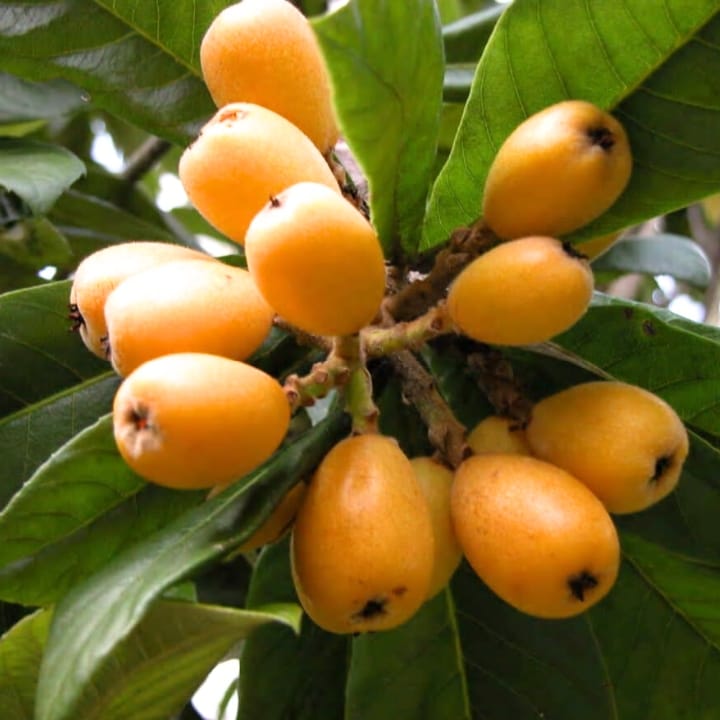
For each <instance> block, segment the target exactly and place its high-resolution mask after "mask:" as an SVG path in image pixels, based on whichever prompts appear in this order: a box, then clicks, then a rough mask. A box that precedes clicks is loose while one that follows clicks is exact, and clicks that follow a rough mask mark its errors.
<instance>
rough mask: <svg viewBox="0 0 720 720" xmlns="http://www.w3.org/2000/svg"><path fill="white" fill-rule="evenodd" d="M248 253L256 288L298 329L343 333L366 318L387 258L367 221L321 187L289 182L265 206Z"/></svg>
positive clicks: (381, 285) (381, 286)
mask: <svg viewBox="0 0 720 720" xmlns="http://www.w3.org/2000/svg"><path fill="white" fill-rule="evenodd" d="M245 256H246V257H247V262H248V269H249V270H250V273H251V275H252V276H253V278H254V280H255V282H256V283H257V286H258V288H259V289H260V292H261V293H262V294H263V296H264V297H265V299H266V300H267V301H268V302H269V303H270V305H272V306H273V307H274V308H275V310H276V311H277V312H278V313H279V314H280V315H281V316H282V317H283V318H285V319H286V320H288V321H289V322H290V323H292V324H293V325H296V326H297V327H299V328H300V329H301V330H305V331H306V332H309V333H314V334H317V335H347V334H350V333H354V332H357V331H359V330H360V329H361V328H362V327H364V326H365V325H367V324H368V323H370V322H371V321H372V319H373V317H374V316H375V314H376V313H377V311H378V309H379V308H380V303H381V301H382V298H383V294H384V292H385V261H384V258H383V253H382V248H381V246H380V241H379V240H378V237H377V234H376V233H375V230H374V229H373V227H372V225H370V223H369V222H368V221H367V220H366V219H365V218H364V217H363V216H362V215H361V214H360V213H359V212H358V211H357V210H356V209H355V208H354V207H353V206H352V205H351V204H350V203H349V202H348V201H347V200H345V199H344V198H343V197H341V196H340V195H337V194H336V193H335V192H333V191H332V190H329V189H328V188H327V187H325V186H324V185H319V184H317V183H309V182H303V183H298V184H297V185H293V186H292V187H290V188H288V189H287V190H285V191H284V192H281V193H279V194H278V195H277V196H275V197H273V199H272V200H271V201H270V202H269V203H267V204H266V205H265V207H264V208H263V210H262V211H261V212H259V213H258V214H257V215H256V216H255V218H254V219H253V221H252V223H251V224H250V227H249V229H248V232H247V236H246V239H245Z"/></svg>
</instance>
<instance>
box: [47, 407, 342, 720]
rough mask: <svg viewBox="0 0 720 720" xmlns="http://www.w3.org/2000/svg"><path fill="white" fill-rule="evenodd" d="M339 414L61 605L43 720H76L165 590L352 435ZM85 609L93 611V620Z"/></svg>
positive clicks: (217, 554) (225, 548)
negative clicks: (121, 646)
mask: <svg viewBox="0 0 720 720" xmlns="http://www.w3.org/2000/svg"><path fill="white" fill-rule="evenodd" d="M346 430H347V426H346V423H345V422H341V420H340V418H339V417H338V415H337V412H335V413H332V414H331V415H329V416H328V419H327V420H325V421H324V422H322V423H320V424H319V425H316V426H315V427H313V428H312V429H311V430H309V431H308V432H307V433H305V434H304V435H303V436H301V437H300V438H298V439H297V440H296V441H295V442H294V443H292V444H290V445H289V446H287V447H286V448H285V449H283V450H281V451H280V452H278V453H276V454H275V456H274V457H273V458H272V459H271V460H269V461H268V462H267V463H265V465H263V466H261V467H260V468H258V469H257V470H255V471H254V472H252V473H250V474H249V475H247V476H246V477H245V478H243V479H242V480H239V481H238V482H236V483H234V484H233V485H232V486H231V487H229V488H227V489H226V490H225V491H223V492H222V493H220V494H219V495H217V496H216V497H214V498H213V499H211V500H208V501H207V502H205V503H203V504H202V505H201V506H199V507H197V508H194V509H193V510H190V511H189V512H187V513H185V514H184V515H182V516H181V517H179V518H178V519H177V520H175V521H173V522H171V523H169V524H168V525H166V527H164V528H163V529H162V530H160V531H159V532H157V533H155V534H154V535H152V536H151V537H149V538H147V539H146V540H145V541H143V542H140V543H137V544H136V545H134V546H133V547H131V548H129V549H128V550H125V551H124V552H122V553H121V554H119V555H117V556H116V557H115V558H114V560H112V561H111V562H109V563H108V564H106V565H105V567H104V568H103V569H102V570H101V571H100V572H98V573H96V574H95V575H94V576H92V577H90V578H89V579H88V580H86V581H85V582H84V583H82V584H80V585H78V586H77V587H75V588H74V589H73V590H72V591H71V592H70V593H69V594H68V595H67V596H65V597H64V598H63V599H62V600H61V601H60V603H59V604H58V606H57V609H56V613H55V618H54V621H53V625H52V629H51V634H50V642H49V644H48V648H47V651H46V654H45V657H44V660H43V666H42V668H41V673H40V681H39V688H38V698H39V700H38V709H37V720H70V719H71V718H76V717H77V714H76V708H77V707H78V704H79V703H80V702H82V698H83V696H84V694H85V693H86V692H87V691H88V688H89V687H90V686H91V685H92V683H93V682H94V681H95V679H96V678H97V677H98V676H99V674H102V673H103V672H104V671H105V669H106V668H107V667H108V666H112V662H113V660H112V658H113V653H114V650H115V648H116V647H117V646H118V644H120V643H121V642H122V641H123V640H124V639H125V638H126V637H127V636H128V635H129V634H130V632H131V631H132V630H133V628H134V627H136V626H137V624H138V623H139V622H140V621H141V619H142V618H143V617H144V616H145V614H146V613H147V611H148V610H149V608H150V606H151V604H152V602H153V600H155V599H156V598H157V597H158V596H159V595H160V594H161V593H162V592H163V591H164V590H165V589H166V588H168V587H170V586H171V585H173V584H174V583H175V582H177V581H178V580H180V579H182V578H185V577H188V576H189V575H190V573H192V572H193V571H194V570H197V569H199V568H201V567H202V566H203V565H206V564H208V563H210V562H211V561H213V560H216V559H218V558H221V557H223V556H224V555H226V554H227V553H228V552H230V551H232V550H233V549H235V548H236V547H238V546H239V545H240V544H242V542H243V541H244V540H246V539H247V538H248V537H250V535H251V534H252V532H254V530H255V529H256V528H258V527H259V526H260V524H261V523H262V522H263V521H264V519H265V518H266V517H267V516H268V515H269V514H270V512H271V511H272V509H273V507H275V505H276V504H277V503H278V502H279V501H280V499H281V498H282V497H283V496H284V495H285V493H286V492H287V491H288V489H289V488H290V487H291V486H292V485H293V484H294V483H295V482H297V481H298V479H299V478H300V477H302V476H304V475H307V473H308V472H309V471H310V470H311V469H312V468H313V467H314V466H315V465H316V464H317V462H318V461H319V460H320V458H321V457H322V456H323V455H324V454H325V452H327V450H328V449H329V447H330V446H332V445H333V444H334V443H335V442H337V440H338V439H339V438H340V437H342V435H343V434H344V433H345V432H346ZM86 608H92V613H91V614H90V615H87V614H86V613H85V609H86Z"/></svg>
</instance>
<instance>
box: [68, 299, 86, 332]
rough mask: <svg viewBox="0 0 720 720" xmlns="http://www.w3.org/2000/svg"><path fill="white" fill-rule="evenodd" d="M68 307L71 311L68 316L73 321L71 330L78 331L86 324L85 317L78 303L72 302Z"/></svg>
mask: <svg viewBox="0 0 720 720" xmlns="http://www.w3.org/2000/svg"><path fill="white" fill-rule="evenodd" d="M68 308H69V310H70V312H69V313H68V318H69V319H70V323H71V324H70V332H78V331H79V330H80V328H81V327H82V326H83V325H85V319H84V318H83V316H82V314H81V313H80V310H79V308H78V306H77V304H76V303H70V304H69V305H68Z"/></svg>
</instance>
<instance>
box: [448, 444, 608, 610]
mask: <svg viewBox="0 0 720 720" xmlns="http://www.w3.org/2000/svg"><path fill="white" fill-rule="evenodd" d="M451 510H452V518H453V526H454V528H455V533H456V535H457V537H458V540H459V541H460V545H461V547H462V549H463V552H464V553H465V556H466V558H467V559H468V562H469V563H470V565H471V566H472V568H473V569H474V570H475V572H476V573H477V574H478V575H479V576H480V578H481V579H482V580H483V581H484V582H485V583H486V584H487V585H488V587H489V588H490V589H491V590H492V591H493V592H495V593H496V594H497V595H499V596H500V597H501V598H502V599H503V600H505V601H506V602H507V603H509V604H510V605H512V606H513V607H515V608H517V609H518V610H520V611H522V612H524V613H528V614H529V615H534V616H537V617H541V618H565V617H571V616H573V615H577V614H579V613H581V612H583V611H584V610H587V609H588V608H589V607H591V606H592V605H594V604H595V603H597V602H598V601H599V600H600V599H602V598H603V597H604V596H605V595H606V594H607V592H608V591H609V590H610V588H611V587H612V585H613V583H614V582H615V579H616V577H617V573H618V568H619V562H620V545H619V541H618V536H617V532H616V530H615V526H614V525H613V522H612V519H611V518H610V516H609V515H608V513H607V510H605V508H604V507H603V505H602V503H601V502H600V501H599V500H598V499H597V498H596V497H595V496H594V495H593V494H592V493H591V492H590V491H589V490H588V489H587V488H586V487H585V486H584V485H583V484H582V483H580V482H579V481H578V480H576V479H575V478H574V477H572V475H569V474H568V473H566V472H565V471H564V470H561V469H560V468H557V467H555V466H554V465H550V464H548V463H545V462H542V461H541V460H537V459H536V458H532V457H527V456H522V455H502V454H498V455H474V456H472V457H470V458H468V459H467V460H465V461H464V462H463V463H462V465H460V467H459V468H458V469H457V471H456V473H455V482H454V483H453V490H452V496H451Z"/></svg>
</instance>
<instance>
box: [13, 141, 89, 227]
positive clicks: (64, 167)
mask: <svg viewBox="0 0 720 720" xmlns="http://www.w3.org/2000/svg"><path fill="white" fill-rule="evenodd" d="M0 158H2V163H0V186H4V187H5V188H6V189H7V190H11V191H12V192H14V193H15V194H16V195H17V196H18V197H19V198H21V199H22V201H23V202H24V203H26V204H27V206H28V207H29V208H30V210H31V211H32V212H33V213H34V214H35V215H43V214H45V213H46V212H47V211H48V210H49V209H50V208H51V207H52V205H53V204H54V203H55V201H56V200H57V199H58V198H59V197H60V195H61V193H62V192H63V191H64V190H65V189H66V188H68V187H69V186H70V185H72V184H73V183H74V182H75V180H77V179H78V178H79V177H80V176H81V175H82V174H83V173H84V172H85V165H84V164H83V163H82V162H81V161H80V160H79V159H78V158H77V157H75V155H73V154H72V153H71V152H69V151H68V150H66V149H65V148H63V147H60V146H58V145H48V144H47V143H40V142H37V141H34V140H16V139H14V138H1V137H0Z"/></svg>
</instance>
